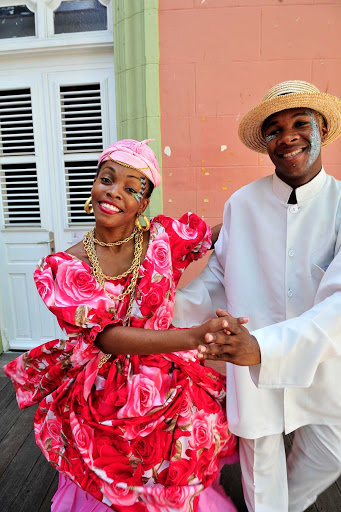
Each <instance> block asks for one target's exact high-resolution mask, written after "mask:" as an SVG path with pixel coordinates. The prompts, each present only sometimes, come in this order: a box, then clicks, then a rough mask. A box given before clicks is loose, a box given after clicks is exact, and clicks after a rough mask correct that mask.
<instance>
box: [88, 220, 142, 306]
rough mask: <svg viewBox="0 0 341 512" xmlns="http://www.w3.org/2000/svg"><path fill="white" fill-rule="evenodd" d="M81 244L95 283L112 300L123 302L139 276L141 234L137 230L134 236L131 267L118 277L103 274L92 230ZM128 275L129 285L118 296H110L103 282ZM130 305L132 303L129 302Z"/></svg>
mask: <svg viewBox="0 0 341 512" xmlns="http://www.w3.org/2000/svg"><path fill="white" fill-rule="evenodd" d="M83 244H84V248H85V251H86V253H87V255H88V258H89V261H90V263H91V267H92V273H93V275H94V278H95V279H96V281H97V282H98V283H99V284H100V285H101V287H102V288H103V290H104V291H105V292H106V293H107V294H108V295H109V297H110V298H111V299H112V300H123V299H124V298H125V297H126V296H127V295H129V293H131V292H134V290H135V286H136V283H137V278H138V274H139V268H140V265H141V256H142V251H143V232H142V231H140V230H138V231H137V232H136V234H135V248H134V259H133V263H132V265H131V267H130V268H129V269H128V270H126V271H125V272H123V274H120V275H119V276H107V275H106V274H104V272H103V270H102V269H101V267H100V264H99V261H98V257H97V254H96V248H95V242H94V232H93V230H91V231H89V232H88V233H87V234H86V235H84V238H83ZM128 274H132V278H131V281H130V284H129V285H128V286H127V288H126V289H125V290H124V292H123V293H121V294H120V295H117V296H115V295H112V294H110V293H108V292H107V291H106V289H105V281H109V280H110V281H115V280H118V279H122V277H126V276H127V275H128ZM131 303H132V302H131Z"/></svg>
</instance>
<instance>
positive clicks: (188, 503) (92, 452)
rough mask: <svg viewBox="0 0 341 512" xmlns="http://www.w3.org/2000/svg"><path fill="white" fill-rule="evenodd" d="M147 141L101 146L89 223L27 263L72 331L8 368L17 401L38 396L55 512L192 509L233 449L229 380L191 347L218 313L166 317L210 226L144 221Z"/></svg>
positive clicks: (38, 428)
mask: <svg viewBox="0 0 341 512" xmlns="http://www.w3.org/2000/svg"><path fill="white" fill-rule="evenodd" d="M147 142H149V141H143V142H137V141H134V140H130V139H129V140H123V141H120V142H117V143H116V144H113V145H112V146H109V147H108V148H107V149H106V150H105V151H104V152H103V153H102V155H101V156H100V159H99V163H98V173H97V176H96V178H95V180H94V184H93V188H92V192H91V198H89V200H88V201H87V203H86V206H85V208H86V209H87V211H88V212H92V211H93V213H94V215H95V219H96V226H95V228H94V229H93V230H91V231H90V232H89V233H87V234H86V235H85V236H84V240H83V242H81V243H79V244H77V245H75V246H74V247H72V248H70V249H69V250H67V251H66V252H59V253H57V254H54V255H51V256H48V257H46V258H45V259H43V260H42V262H41V263H40V264H39V266H38V268H37V270H36V271H35V275H34V278H35V281H36V284H37V288H38V292H39V293H40V295H41V297H42V299H43V300H44V302H45V304H46V305H47V307H48V308H49V309H50V311H51V312H52V313H54V314H55V315H56V317H57V319H58V322H59V324H60V326H61V327H62V328H63V330H64V331H65V332H66V334H67V335H68V339H67V340H53V341H51V342H48V343H45V344H44V345H42V346H40V347H38V348H36V349H33V350H31V351H29V352H28V353H26V354H24V355H22V356H20V357H19V358H17V359H16V360H15V361H12V362H11V363H9V364H8V365H7V367H5V372H6V374H7V375H8V376H9V377H11V378H12V380H13V382H14V385H15V387H16V390H17V397H18V402H19V406H20V407H27V406H30V405H32V404H33V403H40V404H39V408H38V410H37V413H36V416H35V434H36V441H37V444H38V445H39V447H40V448H41V449H42V451H43V453H44V455H45V456H46V458H47V460H49V462H50V463H51V464H52V465H53V466H54V467H55V468H56V469H58V471H60V472H61V475H64V476H61V480H60V488H59V490H58V491H57V494H56V496H55V498H54V505H53V507H52V510H54V511H55V512H61V511H63V512H64V511H69V510H71V509H72V510H77V512H79V511H84V512H85V511H87V512H88V511H90V510H91V511H93V510H96V511H98V512H102V511H104V510H116V511H117V512H121V511H122V512H123V511H126V512H130V511H136V512H144V511H149V512H157V511H164V512H167V511H169V512H170V511H174V510H181V511H184V512H185V511H186V512H187V511H189V510H193V511H195V510H196V509H197V504H198V496H199V493H200V492H201V491H202V490H203V489H204V488H205V487H207V486H209V485H210V484H211V483H212V482H213V480H214V479H215V477H216V475H217V471H218V466H219V460H220V459H222V457H224V456H226V455H230V454H232V453H233V452H234V450H235V445H236V440H235V438H234V436H233V435H232V434H230V433H229V432H228V428H227V423H226V416H225V404H224V400H225V389H224V378H223V377H222V376H221V375H220V374H218V373H217V372H215V371H214V370H212V369H211V368H205V367H204V366H203V365H202V364H200V363H199V361H198V359H197V352H196V350H195V349H196V348H197V347H198V345H199V344H200V342H201V340H202V339H203V337H204V336H205V333H206V332H216V331H219V330H220V329H221V328H222V319H221V318H220V319H218V318H216V319H213V320H211V321H210V322H206V323H205V324H204V325H202V326H199V327H193V328H191V329H175V328H173V327H172V326H171V321H172V311H173V303H174V296H175V288H176V285H177V283H178V281H179V279H180V276H181V274H182V272H183V271H184V269H185V268H186V267H187V266H188V264H189V263H190V262H191V261H193V260H195V259H197V258H199V257H201V256H202V255H203V254H205V252H206V251H207V249H208V248H209V247H210V246H211V230H210V228H209V227H208V226H207V225H206V224H205V223H204V222H203V221H202V220H201V219H200V218H199V217H197V216H196V215H193V214H186V215H184V216H183V217H182V218H181V219H180V220H179V221H176V220H173V219H171V218H169V217H165V216H162V215H160V216H158V217H155V218H154V219H152V221H151V224H150V226H149V221H148V219H147V218H145V222H146V226H145V227H143V226H142V225H141V223H140V221H139V216H140V215H142V216H143V212H144V211H145V209H146V207H147V206H148V204H149V200H150V199H149V198H150V194H151V192H152V190H153V188H154V187H155V186H158V185H159V184H160V181H161V180H160V174H159V168H158V163H157V159H156V156H155V154H154V153H153V151H152V150H151V149H150V148H149V146H147V144H146V143H147ZM90 199H91V203H92V208H91V209H90V206H89V203H90ZM149 227H150V229H149ZM218 231H219V229H216V230H215V233H214V234H213V237H212V239H213V241H214V240H216V238H217V235H218ZM113 276H114V277H113ZM180 351H181V352H180ZM65 477H66V478H65ZM72 482H74V483H76V484H78V486H79V487H80V488H81V489H82V490H80V489H79V487H77V486H75V485H74V483H72ZM84 491H85V492H84ZM110 507H111V508H110Z"/></svg>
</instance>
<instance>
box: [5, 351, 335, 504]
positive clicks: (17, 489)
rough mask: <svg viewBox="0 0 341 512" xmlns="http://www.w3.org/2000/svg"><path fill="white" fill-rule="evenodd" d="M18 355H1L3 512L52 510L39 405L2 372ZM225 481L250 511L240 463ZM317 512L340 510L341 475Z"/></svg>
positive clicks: (51, 475)
mask: <svg viewBox="0 0 341 512" xmlns="http://www.w3.org/2000/svg"><path fill="white" fill-rule="evenodd" d="M19 354H20V353H19V352H6V353H4V354H1V355H0V418H1V421H0V511H1V512H49V511H50V509H51V499H52V496H53V495H54V493H55V492H56V489H57V485H58V474H57V472H56V471H55V470H54V469H53V468H52V466H50V465H49V464H48V462H47V461H46V460H45V458H44V456H43V454H42V453H41V452H40V450H39V448H38V447H37V446H36V444H35V441H34V432H33V417H34V414H35V411H36V407H30V408H29V409H25V410H23V411H21V410H20V409H19V408H18V406H17V402H16V399H15V393H14V388H13V386H12V384H11V382H10V380H9V379H7V378H6V377H5V375H4V373H3V371H2V366H3V365H5V364H6V363H7V362H9V361H11V360H12V359H14V358H15V357H17V356H18V355H19ZM285 441H286V447H287V448H288V449H289V448H290V444H291V441H292V437H291V436H287V437H286V440H285ZM222 482H223V485H224V488H225V490H226V492H227V494H228V495H229V496H231V498H232V499H233V501H234V503H235V505H236V507H237V509H238V511H239V512H247V509H246V507H245V503H244V500H243V494H242V488H241V481H240V468H239V465H238V464H235V465H233V466H225V467H224V469H223V472H222ZM317 511H318V512H340V511H341V477H340V478H339V479H338V480H337V482H336V483H335V484H333V485H332V486H331V487H330V488H329V489H328V490H327V491H325V492H324V493H323V494H322V495H321V496H320V497H319V498H318V500H317V502H316V503H315V504H314V505H312V506H311V507H309V509H307V512H317ZM274 512H276V511H274Z"/></svg>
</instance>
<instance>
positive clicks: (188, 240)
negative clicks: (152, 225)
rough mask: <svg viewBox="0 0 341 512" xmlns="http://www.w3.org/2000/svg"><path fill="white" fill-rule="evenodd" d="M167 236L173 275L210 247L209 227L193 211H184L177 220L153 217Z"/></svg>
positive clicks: (177, 277)
mask: <svg viewBox="0 0 341 512" xmlns="http://www.w3.org/2000/svg"><path fill="white" fill-rule="evenodd" d="M154 221H156V222H159V223H160V224H161V225H162V226H163V227H164V229H165V231H166V233H167V234H168V236H169V242H170V250H171V255H172V263H173V272H174V277H175V278H176V279H179V278H180V276H181V274H182V272H183V271H184V270H185V269H186V268H187V266H188V265H189V264H190V263H191V262H192V261H193V260H197V259H199V258H201V257H202V256H204V255H205V254H206V252H207V250H208V249H209V248H210V247H211V245H212V243H211V228H210V226H209V225H208V224H206V222H204V221H203V220H202V219H201V218H200V217H198V215H196V214H195V213H185V214H184V215H183V216H182V217H180V219H179V220H176V219H172V218H171V217H166V216H164V215H159V216H157V217H155V218H154Z"/></svg>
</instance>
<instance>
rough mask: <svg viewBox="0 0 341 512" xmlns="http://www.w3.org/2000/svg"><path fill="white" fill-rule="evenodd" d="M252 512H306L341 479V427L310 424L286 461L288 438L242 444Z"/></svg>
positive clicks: (247, 499) (298, 432) (245, 486)
mask: <svg viewBox="0 0 341 512" xmlns="http://www.w3.org/2000/svg"><path fill="white" fill-rule="evenodd" d="M239 453H240V465H241V469H242V482H243V490H244V498H245V503H246V506H247V508H248V510H249V512H288V511H289V512H303V511H304V510H306V508H308V507H309V506H310V505H311V504H312V503H314V502H315V501H316V498H317V496H318V495H319V494H321V492H323V491H324V490H325V489H327V487H329V486H330V485H331V484H332V483H333V482H335V480H336V479H337V478H338V477H339V475H340V474H341V425H334V426H327V425H307V426H304V427H301V428H299V429H298V430H296V432H295V437H294V442H293V446H292V450H291V452H290V454H289V457H288V460H287V461H286V458H285V450H284V440H283V435H282V434H276V435H272V436H266V437H261V438H259V439H242V438H241V439H240V440H239Z"/></svg>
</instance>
